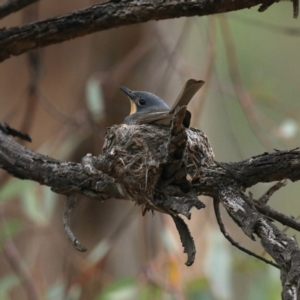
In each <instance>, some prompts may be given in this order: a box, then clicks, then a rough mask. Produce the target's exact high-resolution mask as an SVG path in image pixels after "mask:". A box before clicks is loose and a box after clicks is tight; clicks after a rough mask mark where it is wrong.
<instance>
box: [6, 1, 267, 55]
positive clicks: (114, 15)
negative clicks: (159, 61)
mask: <svg viewBox="0 0 300 300" xmlns="http://www.w3.org/2000/svg"><path fill="white" fill-rule="evenodd" d="M262 2H263V0H245V1H232V0H221V1H208V0H199V1H187V2H186V1H184V2H182V1H174V0H173V1H164V2H160V1H149V0H148V1H136V0H127V1H113V0H111V1H108V2H105V3H101V4H98V5H94V6H92V7H90V8H87V9H84V10H80V11H77V12H75V13H71V14H67V15H63V16H60V17H55V18H51V19H47V20H44V21H40V22H35V23H31V24H27V25H24V26H20V27H13V28H9V29H5V30H2V31H1V32H0V61H3V60H5V59H7V58H9V57H10V56H11V55H20V54H22V53H24V52H26V51H28V50H31V49H35V48H38V47H44V46H47V45H51V44H56V43H60V42H63V41H67V40H70V39H74V38H76V37H80V36H84V35H87V34H89V33H92V32H96V31H102V30H106V29H110V28H115V27H120V26H124V25H130V24H137V23H142V22H147V21H150V20H164V19H172V18H179V17H190V16H205V15H210V14H216V13H224V12H229V11H235V10H240V9H244V8H250V7H253V6H255V5H258V4H260V3H262Z"/></svg>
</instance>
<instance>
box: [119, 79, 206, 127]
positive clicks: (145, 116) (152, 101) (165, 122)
mask: <svg viewBox="0 0 300 300" xmlns="http://www.w3.org/2000/svg"><path fill="white" fill-rule="evenodd" d="M204 83H205V82H204V81H202V80H195V79H189V80H188V81H187V82H186V83H185V85H184V87H183V89H182V90H181V92H180V94H179V95H178V97H177V99H176V101H175V102H174V104H173V105H172V107H171V108H169V106H168V105H167V104H166V103H165V102H164V101H163V100H162V99H161V98H159V97H158V96H156V95H154V94H152V93H149V92H143V91H132V90H130V89H129V88H127V87H124V86H120V89H121V91H122V92H124V93H125V94H126V95H127V97H128V98H129V100H130V114H129V115H128V116H127V117H126V118H125V119H124V121H123V124H127V125H142V124H154V125H162V126H170V125H171V121H172V118H173V115H174V113H175V111H176V110H177V108H179V107H182V106H187V105H188V104H189V102H190V101H191V100H192V98H193V97H194V95H195V94H196V93H197V92H198V91H199V89H200V88H201V87H202V86H203V85H204ZM190 119H191V113H190V112H189V111H186V115H185V118H184V121H183V125H184V126H185V127H186V128H188V127H189V126H190Z"/></svg>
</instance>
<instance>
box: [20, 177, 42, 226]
mask: <svg viewBox="0 0 300 300" xmlns="http://www.w3.org/2000/svg"><path fill="white" fill-rule="evenodd" d="M35 186H36V183H35V182H30V183H29V184H28V185H27V186H26V188H24V190H23V194H22V198H21V199H22V206H23V209H24V212H25V213H26V215H27V216H28V218H29V219H31V220H32V221H33V222H35V223H37V224H40V225H46V224H47V216H46V214H45V211H44V210H43V206H42V202H43V201H42V196H40V197H38V196H37V193H36V188H35Z"/></svg>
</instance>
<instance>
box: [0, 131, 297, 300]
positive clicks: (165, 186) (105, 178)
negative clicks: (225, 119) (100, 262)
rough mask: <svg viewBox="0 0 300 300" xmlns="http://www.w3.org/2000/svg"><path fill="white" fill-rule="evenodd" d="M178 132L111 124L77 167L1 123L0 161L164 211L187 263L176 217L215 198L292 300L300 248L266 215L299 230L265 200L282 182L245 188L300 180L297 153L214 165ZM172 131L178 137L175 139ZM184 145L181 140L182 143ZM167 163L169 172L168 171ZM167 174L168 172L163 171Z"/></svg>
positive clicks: (51, 182) (187, 240)
mask: <svg viewBox="0 0 300 300" xmlns="http://www.w3.org/2000/svg"><path fill="white" fill-rule="evenodd" d="M184 130H185V134H182V132H181V131H180V130H177V131H176V130H172V128H171V130H169V129H166V128H163V127H158V126H151V125H140V126H137V125H136V126H128V125H116V126H113V127H112V128H110V129H109V130H108V132H107V135H106V140H105V145H104V149H103V154H102V155H100V156H98V157H96V156H92V155H88V156H87V157H86V158H85V160H84V161H83V166H82V165H81V164H77V163H72V162H60V161H58V160H55V159H52V158H49V157H47V156H43V155H40V154H38V153H35V152H33V151H30V150H29V149H27V148H25V147H23V146H21V145H20V144H18V143H17V142H15V141H14V140H12V139H11V138H10V137H8V135H7V131H5V127H2V130H1V131H0V164H1V166H2V168H3V169H5V170H7V171H8V172H9V173H10V174H12V175H13V176H16V177H18V178H20V179H29V180H34V181H37V182H39V183H40V184H46V185H48V186H50V187H51V188H52V190H53V191H55V192H58V193H62V194H66V195H75V194H78V193H80V194H84V195H86V196H88V197H91V198H95V199H100V200H108V199H110V198H117V199H124V200H130V201H133V202H135V203H136V204H138V205H142V206H143V207H144V212H146V211H147V210H156V211H159V212H163V213H167V214H170V215H171V216H172V218H173V219H174V221H175V224H176V227H177V228H178V231H179V233H180V238H181V241H182V243H183V247H184V249H185V252H187V254H188V260H187V263H186V264H187V265H190V264H192V263H193V261H194V257H195V248H194V243H193V238H192V236H191V234H190V232H189V230H188V228H187V226H186V224H185V223H184V221H183V219H181V218H180V217H179V215H180V214H181V215H184V216H186V217H188V218H190V216H191V214H190V209H191V208H192V207H196V208H198V209H200V208H204V205H203V204H202V203H201V202H200V201H199V200H198V199H197V197H196V196H199V195H209V196H211V197H213V198H214V199H218V201H220V202H221V203H222V205H223V206H224V208H225V209H226V211H227V212H228V214H229V215H230V217H231V218H232V219H233V220H234V222H235V223H236V224H237V225H238V226H239V227H240V228H241V229H242V230H243V232H244V233H245V234H246V235H247V236H248V237H249V238H251V239H254V237H255V236H256V237H258V238H259V239H260V242H261V245H262V246H263V248H264V249H265V251H266V252H267V253H269V254H270V255H271V257H272V258H273V259H274V262H275V265H276V266H277V267H278V268H279V269H280V272H281V281H282V288H283V291H282V299H284V300H289V299H298V298H299V295H300V290H299V283H300V280H299V274H300V250H299V247H298V244H297V242H296V240H295V238H294V237H292V238H290V237H288V236H287V235H286V234H284V233H282V232H280V230H279V229H278V228H277V227H276V226H275V225H274V223H273V222H272V219H273V218H274V219H276V218H278V217H279V218H281V222H282V223H283V224H285V225H291V224H292V226H295V227H294V228H295V229H297V230H299V223H297V222H296V221H295V220H293V219H292V218H291V217H288V216H284V215H282V214H280V213H278V212H276V211H275V212H274V210H273V209H271V208H270V209H269V208H268V206H267V205H266V203H267V200H268V198H269V197H270V196H271V195H272V193H274V192H275V191H276V190H277V189H279V188H280V187H281V186H283V185H284V183H280V184H277V185H275V186H274V187H272V188H271V189H270V190H269V191H268V192H267V193H266V194H265V195H264V196H263V197H262V198H261V199H258V200H255V199H252V197H251V195H250V196H247V195H246V194H245V189H246V188H248V187H250V186H252V185H255V184H256V183H258V182H271V181H274V180H283V179H290V180H293V181H296V180H299V177H300V151H299V150H298V149H294V150H291V151H275V152H274V153H264V154H262V155H259V156H255V157H252V158H250V159H248V160H245V161H242V162H238V163H217V162H216V161H215V160H214V155H213V151H212V149H211V147H210V145H209V142H208V140H207V138H206V136H205V135H204V134H203V132H202V131H200V130H195V129H184ZM179 133H180V134H179ZM176 134H177V135H178V134H179V136H180V138H179V139H174V137H176ZM174 141H176V142H177V143H178V145H180V147H179V148H180V151H179V153H181V155H179V156H176V158H174V157H172V155H173V154H174ZM182 143H186V146H185V147H184V148H182ZM170 145H172V146H171V147H170ZM182 149H184V151H182ZM178 161H180V163H178ZM173 162H176V163H175V164H173ZM174 165H176V166H177V167H176V168H174ZM168 168H171V169H172V172H168V171H166V170H167V169H168ZM165 173H167V174H169V175H170V174H171V176H168V177H164V176H162V175H163V174H165ZM86 174H88V175H86ZM293 222H295V223H293ZM71 235H72V232H71ZM72 237H73V240H74V241H76V238H75V236H72ZM233 245H235V244H234V243H233Z"/></svg>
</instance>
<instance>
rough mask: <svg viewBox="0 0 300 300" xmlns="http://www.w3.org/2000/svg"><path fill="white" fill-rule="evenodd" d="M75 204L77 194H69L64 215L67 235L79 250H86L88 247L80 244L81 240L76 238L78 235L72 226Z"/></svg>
mask: <svg viewBox="0 0 300 300" xmlns="http://www.w3.org/2000/svg"><path fill="white" fill-rule="evenodd" d="M75 205H76V195H75V194H72V195H69V196H67V202H66V206H65V210H64V216H63V221H64V228H65V232H66V234H67V237H68V239H69V240H70V241H71V243H72V245H73V246H74V248H75V249H76V250H77V251H79V252H85V251H86V250H87V249H86V248H85V247H84V246H82V245H81V244H80V242H79V240H78V239H77V238H76V236H75V235H74V233H73V232H72V230H71V227H70V218H71V212H72V210H73V208H74V207H75Z"/></svg>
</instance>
